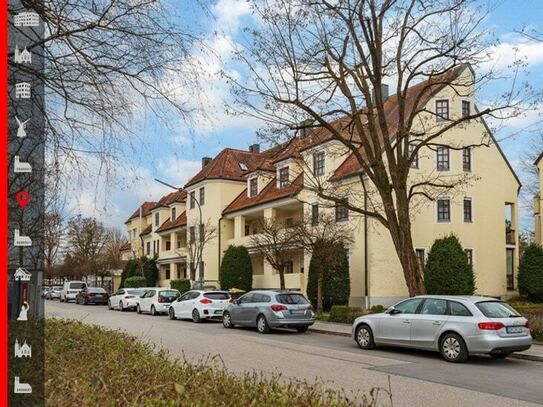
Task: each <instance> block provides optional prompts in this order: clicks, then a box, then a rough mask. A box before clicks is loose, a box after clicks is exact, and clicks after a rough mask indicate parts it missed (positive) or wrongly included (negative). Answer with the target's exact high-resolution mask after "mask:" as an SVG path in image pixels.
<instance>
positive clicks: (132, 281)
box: [124, 276, 149, 288]
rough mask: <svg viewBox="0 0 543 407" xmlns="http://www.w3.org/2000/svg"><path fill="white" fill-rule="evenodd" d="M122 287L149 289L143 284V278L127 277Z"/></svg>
mask: <svg viewBox="0 0 543 407" xmlns="http://www.w3.org/2000/svg"><path fill="white" fill-rule="evenodd" d="M124 287H126V288H140V287H149V286H148V285H146V284H145V277H142V276H133V277H128V278H127V279H126V281H125V282H124Z"/></svg>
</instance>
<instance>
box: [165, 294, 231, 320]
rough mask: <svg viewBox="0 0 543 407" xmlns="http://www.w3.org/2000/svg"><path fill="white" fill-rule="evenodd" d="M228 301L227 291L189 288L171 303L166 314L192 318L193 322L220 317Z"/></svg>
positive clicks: (171, 316) (174, 316) (171, 317)
mask: <svg viewBox="0 0 543 407" xmlns="http://www.w3.org/2000/svg"><path fill="white" fill-rule="evenodd" d="M229 303H230V294H229V293H228V291H204V290H191V291H187V292H186V293H184V294H183V295H182V296H181V297H179V298H178V299H177V300H175V301H174V302H173V303H172V305H171V306H170V309H169V310H168V315H169V316H170V319H177V318H179V319H192V321H193V322H201V321H202V320H205V319H212V318H217V319H221V318H222V313H223V311H224V310H225V308H226V307H227V306H228V304H229Z"/></svg>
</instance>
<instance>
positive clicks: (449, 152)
mask: <svg viewBox="0 0 543 407" xmlns="http://www.w3.org/2000/svg"><path fill="white" fill-rule="evenodd" d="M440 149H444V150H447V156H448V157H449V159H448V160H447V161H448V164H449V165H448V168H447V169H446V170H445V169H440V168H439V150H440ZM451 164H452V160H451V148H450V147H447V146H439V147H437V148H436V171H437V172H450V171H451V170H452V165H451Z"/></svg>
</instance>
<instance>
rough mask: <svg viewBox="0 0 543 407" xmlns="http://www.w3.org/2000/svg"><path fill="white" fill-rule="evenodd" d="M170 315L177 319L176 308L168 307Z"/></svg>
mask: <svg viewBox="0 0 543 407" xmlns="http://www.w3.org/2000/svg"><path fill="white" fill-rule="evenodd" d="M168 316H169V317H170V319H173V320H176V319H177V317H176V316H175V310H174V309H173V307H170V308H169V309H168Z"/></svg>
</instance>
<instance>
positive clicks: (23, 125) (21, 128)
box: [15, 116, 30, 138]
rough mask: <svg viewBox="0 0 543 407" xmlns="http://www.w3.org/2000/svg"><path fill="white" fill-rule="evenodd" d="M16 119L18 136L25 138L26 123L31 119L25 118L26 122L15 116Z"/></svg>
mask: <svg viewBox="0 0 543 407" xmlns="http://www.w3.org/2000/svg"><path fill="white" fill-rule="evenodd" d="M15 120H17V125H18V126H19V127H17V137H19V138H25V137H26V124H27V123H28V122H29V121H30V119H27V120H25V121H24V122H22V121H20V120H19V118H18V117H17V116H15Z"/></svg>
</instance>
